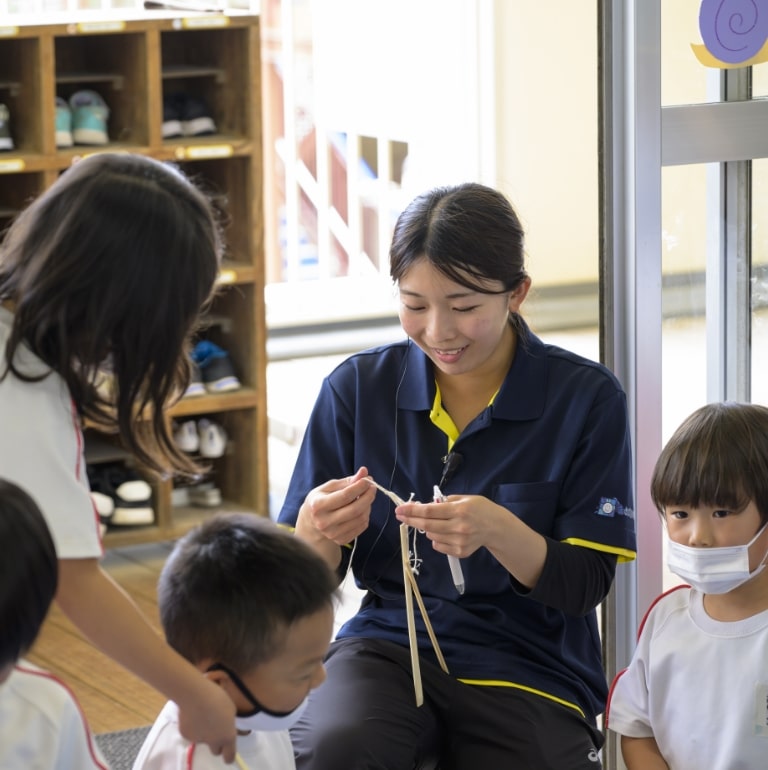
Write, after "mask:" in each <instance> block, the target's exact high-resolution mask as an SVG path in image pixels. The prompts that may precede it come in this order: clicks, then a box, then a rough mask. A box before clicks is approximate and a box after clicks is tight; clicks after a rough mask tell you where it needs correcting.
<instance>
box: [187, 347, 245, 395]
mask: <svg viewBox="0 0 768 770" xmlns="http://www.w3.org/2000/svg"><path fill="white" fill-rule="evenodd" d="M192 360H193V361H194V362H195V363H196V364H197V365H198V367H199V368H200V376H201V377H202V380H203V386H204V387H205V389H206V390H207V391H208V392H209V393H226V392H228V391H230V390H238V389H239V388H240V380H238V379H237V376H236V375H235V370H234V367H233V366H232V361H231V360H230V358H229V353H227V351H226V350H223V349H222V348H220V347H219V346H218V345H215V344H214V343H213V342H210V341H209V340H201V341H200V342H198V343H197V345H195V347H194V348H193V350H192Z"/></svg>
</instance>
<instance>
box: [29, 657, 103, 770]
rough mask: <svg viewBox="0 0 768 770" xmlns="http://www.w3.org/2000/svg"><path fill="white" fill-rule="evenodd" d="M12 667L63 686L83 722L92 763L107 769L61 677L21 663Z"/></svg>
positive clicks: (71, 693)
mask: <svg viewBox="0 0 768 770" xmlns="http://www.w3.org/2000/svg"><path fill="white" fill-rule="evenodd" d="M14 668H15V669H16V670H17V671H20V672H21V673H22V674H30V675H31V676H39V677H41V678H42V679H48V680H49V681H51V682H55V683H56V684H58V685H59V686H60V687H63V688H64V689H65V690H66V691H67V693H68V694H69V697H70V698H71V699H72V702H73V703H74V704H75V707H76V708H77V711H78V713H79V714H80V720H81V721H82V723H83V730H84V731H85V738H86V740H87V742H88V751H89V752H90V754H91V759H93V764H94V766H95V767H98V768H101V770H109V767H108V766H107V765H104V764H102V762H101V760H100V759H99V758H98V756H97V755H96V751H95V750H94V746H93V736H92V735H91V730H90V728H89V727H88V722H87V720H86V718H85V714H84V713H83V709H82V708H81V707H80V703H79V702H78V700H77V698H76V697H75V694H74V693H73V692H72V690H70V689H69V686H68V685H66V684H65V683H64V682H62V680H61V679H59V678H58V677H57V676H55V675H54V674H51V673H50V672H49V671H37V670H35V669H31V668H26V666H22V665H18V664H17V665H15V666H14Z"/></svg>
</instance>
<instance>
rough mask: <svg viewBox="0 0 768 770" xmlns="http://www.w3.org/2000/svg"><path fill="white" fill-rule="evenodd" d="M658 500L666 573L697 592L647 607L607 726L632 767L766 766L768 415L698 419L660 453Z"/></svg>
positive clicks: (681, 590)
mask: <svg viewBox="0 0 768 770" xmlns="http://www.w3.org/2000/svg"><path fill="white" fill-rule="evenodd" d="M651 497H652V499H653V502H654V503H655V505H656V507H657V508H658V509H659V512H660V513H661V516H662V519H663V521H664V524H665V526H666V528H667V535H668V537H669V542H668V554H667V566H668V567H669V569H670V570H671V571H672V572H674V573H675V574H676V575H678V576H679V577H681V578H682V579H683V580H684V581H686V583H687V584H688V585H684V586H677V587H676V588H673V589H672V590H671V591H668V592H667V593H665V594H663V595H662V596H661V597H660V598H659V599H657V600H656V602H654V604H653V605H652V606H651V608H650V609H649V610H648V613H647V614H646V617H645V619H644V620H643V623H642V624H641V627H640V635H639V639H638V644H637V649H636V650H635V653H634V656H633V658H632V661H631V663H630V665H629V667H628V668H627V669H626V670H625V671H623V672H621V673H620V674H619V675H618V676H617V677H616V679H615V681H614V683H613V687H612V688H611V693H610V695H609V701H608V708H607V710H606V726H607V727H608V728H609V729H611V730H613V731H614V732H616V733H618V734H620V735H621V751H622V755H623V757H624V762H625V763H626V765H627V768H628V770H656V769H657V768H660V769H661V768H663V770H702V769H703V768H706V769H707V770H727V769H728V770H732V769H733V768H737V767H743V768H759V767H766V757H768V570H766V569H765V566H766V560H767V559H768V529H767V526H766V525H767V523H768V408H766V407H763V406H758V405H755V404H738V403H733V402H727V403H716V404H709V405H707V406H705V407H702V408H701V409H699V410H697V411H696V412H694V413H693V414H692V415H691V416H690V417H688V418H687V419H686V420H685V422H683V424H682V425H681V426H680V427H679V428H678V429H677V431H675V433H674V435H673V436H672V438H671V439H670V440H669V442H668V443H667V445H666V446H665V447H664V449H663V451H662V453H661V455H660V456H659V459H658V461H657V463H656V467H655V469H654V472H653V477H652V480H651Z"/></svg>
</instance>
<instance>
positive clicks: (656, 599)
mask: <svg viewBox="0 0 768 770" xmlns="http://www.w3.org/2000/svg"><path fill="white" fill-rule="evenodd" d="M681 588H690V586H689V585H679V586H674V587H673V588H670V589H669V590H668V591H664V593H663V594H659V595H658V596H657V597H656V598H655V599H654V600H653V601H652V602H651V606H650V607H649V608H648V609H647V610H646V611H645V615H643V619H642V620H641V621H640V628H638V629H637V638H638V640H639V639H640V636H641V634H642V633H643V629H644V628H645V621H646V620H648V615H650V614H651V610H652V609H653V608H654V607H655V606H656V605H657V604H658V603H659V602H660V601H661V600H662V599H663V598H664V597H665V596H669V595H670V594H671V593H672V592H673V591H679V590H680V589H681Z"/></svg>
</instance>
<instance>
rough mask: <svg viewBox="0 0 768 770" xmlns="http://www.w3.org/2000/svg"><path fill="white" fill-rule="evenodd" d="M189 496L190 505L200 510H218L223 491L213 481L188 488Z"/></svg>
mask: <svg viewBox="0 0 768 770" xmlns="http://www.w3.org/2000/svg"><path fill="white" fill-rule="evenodd" d="M187 495H188V499H189V504H190V505H196V506H198V507H200V508H216V506H219V505H221V490H220V489H219V488H218V487H217V486H216V485H215V484H214V483H213V482H212V481H204V482H202V483H201V484H195V485H194V486H191V487H187Z"/></svg>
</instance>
